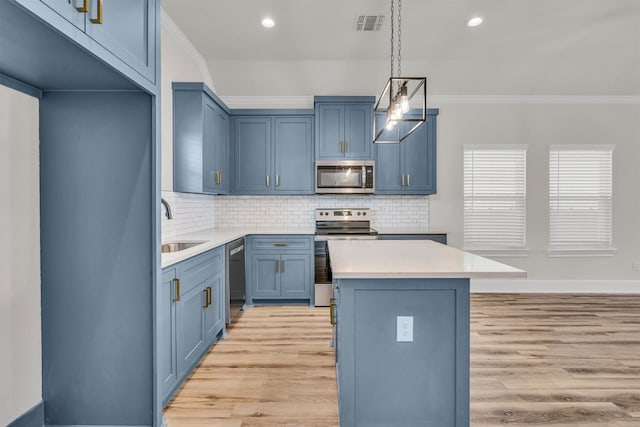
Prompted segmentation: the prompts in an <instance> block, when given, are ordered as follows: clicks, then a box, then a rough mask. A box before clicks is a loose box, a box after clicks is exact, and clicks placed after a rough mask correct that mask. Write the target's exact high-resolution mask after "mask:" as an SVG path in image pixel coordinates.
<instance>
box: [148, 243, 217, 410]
mask: <svg viewBox="0 0 640 427" xmlns="http://www.w3.org/2000/svg"><path fill="white" fill-rule="evenodd" d="M224 280H225V271H224V247H219V248H216V249H213V250H211V251H208V252H205V253H204V254H200V255H197V256H195V257H193V258H190V259H188V260H185V261H183V262H180V263H178V264H176V265H174V266H171V267H169V268H166V269H164V270H163V272H162V285H161V288H160V295H159V297H158V301H159V302H158V319H159V320H158V329H159V330H158V336H159V339H158V348H157V353H158V382H159V384H160V394H161V396H162V403H163V404H166V403H167V402H168V401H169V399H171V396H172V395H173V393H174V392H175V390H176V389H177V388H178V387H179V386H180V384H181V383H182V382H183V381H184V380H185V379H186V378H187V377H188V376H189V375H190V374H191V371H192V370H193V369H194V368H195V367H196V365H197V363H198V362H199V361H200V359H201V358H202V356H203V355H204V354H205V353H206V352H207V350H208V349H209V347H211V345H212V344H214V343H215V342H216V340H217V339H218V338H220V337H221V336H222V335H223V334H224V310H225V305H224Z"/></svg>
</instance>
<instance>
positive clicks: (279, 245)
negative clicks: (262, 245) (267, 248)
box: [273, 242, 287, 247]
mask: <svg viewBox="0 0 640 427" xmlns="http://www.w3.org/2000/svg"><path fill="white" fill-rule="evenodd" d="M273 246H278V247H284V246H287V244H286V243H283V242H278V243H274V244H273Z"/></svg>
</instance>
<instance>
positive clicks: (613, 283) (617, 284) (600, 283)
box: [471, 279, 640, 294]
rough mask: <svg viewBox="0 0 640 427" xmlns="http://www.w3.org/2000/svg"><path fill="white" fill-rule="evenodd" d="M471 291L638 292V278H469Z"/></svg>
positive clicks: (639, 288)
mask: <svg viewBox="0 0 640 427" xmlns="http://www.w3.org/2000/svg"><path fill="white" fill-rule="evenodd" d="M471 292H472V293H537V294H639V293H640V280H551V279H547V280H530V279H471Z"/></svg>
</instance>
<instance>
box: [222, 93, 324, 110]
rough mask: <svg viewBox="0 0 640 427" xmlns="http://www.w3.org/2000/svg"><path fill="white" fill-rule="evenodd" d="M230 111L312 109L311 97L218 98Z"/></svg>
mask: <svg viewBox="0 0 640 427" xmlns="http://www.w3.org/2000/svg"><path fill="white" fill-rule="evenodd" d="M220 99H222V100H223V101H224V103H225V104H227V106H228V107H229V108H231V109H244V108H258V109H262V108H287V109H312V108H313V96H220Z"/></svg>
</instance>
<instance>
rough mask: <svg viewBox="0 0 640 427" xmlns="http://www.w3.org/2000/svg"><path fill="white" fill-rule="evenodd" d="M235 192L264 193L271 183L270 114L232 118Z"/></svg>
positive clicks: (268, 190) (270, 186)
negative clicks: (268, 115)
mask: <svg viewBox="0 0 640 427" xmlns="http://www.w3.org/2000/svg"><path fill="white" fill-rule="evenodd" d="M233 153H234V168H233V170H234V180H233V182H234V191H233V192H234V193H235V194H264V193H269V192H270V191H271V189H272V184H273V183H272V182H271V157H272V155H271V117H261V116H255V117H234V118H233Z"/></svg>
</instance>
